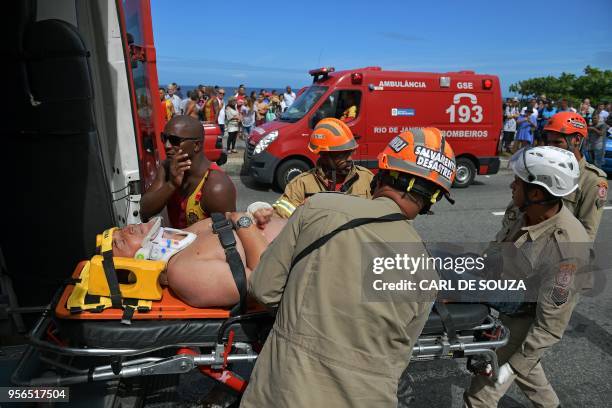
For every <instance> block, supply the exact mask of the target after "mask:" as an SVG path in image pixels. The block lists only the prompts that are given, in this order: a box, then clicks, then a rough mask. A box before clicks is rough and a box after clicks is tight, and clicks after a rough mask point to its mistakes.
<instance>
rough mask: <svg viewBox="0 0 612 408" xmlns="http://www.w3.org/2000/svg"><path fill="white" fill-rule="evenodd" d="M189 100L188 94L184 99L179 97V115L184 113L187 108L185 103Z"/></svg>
mask: <svg viewBox="0 0 612 408" xmlns="http://www.w3.org/2000/svg"><path fill="white" fill-rule="evenodd" d="M190 100H191V98H189V95H188V96H187V97H186V98H185V99H181V103H180V104H179V106H180V108H181V111H180V114H181V115H184V114H185V111H186V110H187V104H188V103H189V101H190Z"/></svg>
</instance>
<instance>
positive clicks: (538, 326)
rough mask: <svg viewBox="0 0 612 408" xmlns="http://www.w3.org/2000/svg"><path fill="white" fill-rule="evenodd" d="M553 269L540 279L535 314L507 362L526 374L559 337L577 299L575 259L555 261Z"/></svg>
mask: <svg viewBox="0 0 612 408" xmlns="http://www.w3.org/2000/svg"><path fill="white" fill-rule="evenodd" d="M555 269H556V271H555V272H554V273H550V274H548V276H546V277H545V278H544V279H543V282H542V284H541V286H540V289H539V293H538V304H537V307H536V316H535V319H534V321H533V323H532V325H531V328H530V329H529V331H528V332H527V336H526V337H525V340H523V343H522V345H521V346H520V347H519V348H518V349H517V350H516V352H515V353H514V354H513V355H512V356H511V357H510V359H509V360H508V362H509V363H510V365H511V366H512V369H513V370H514V371H516V372H519V373H521V374H523V375H524V376H527V375H528V374H529V372H530V371H531V369H532V368H533V367H534V366H535V365H536V364H537V363H538V361H540V359H541V358H542V356H543V355H544V352H545V351H546V350H548V349H549V348H550V347H552V346H553V345H554V344H555V343H557V342H558V341H559V340H561V337H562V336H563V332H565V329H566V328H567V325H568V323H569V320H570V318H571V316H572V311H573V310H574V307H575V306H576V303H577V302H578V292H579V290H580V288H579V283H578V282H577V281H580V280H581V279H577V278H579V277H577V276H576V274H577V271H578V263H577V261H576V260H565V261H562V262H560V263H559V264H557V265H555Z"/></svg>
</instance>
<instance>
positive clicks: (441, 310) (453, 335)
mask: <svg viewBox="0 0 612 408" xmlns="http://www.w3.org/2000/svg"><path fill="white" fill-rule="evenodd" d="M434 309H436V312H438V315H439V316H440V320H442V326H444V330H445V331H446V335H447V336H448V338H449V339H450V340H456V339H457V330H456V329H455V323H453V319H452V318H451V315H450V312H449V311H448V308H447V307H446V305H445V304H444V303H442V302H440V301H436V302H435V303H434Z"/></svg>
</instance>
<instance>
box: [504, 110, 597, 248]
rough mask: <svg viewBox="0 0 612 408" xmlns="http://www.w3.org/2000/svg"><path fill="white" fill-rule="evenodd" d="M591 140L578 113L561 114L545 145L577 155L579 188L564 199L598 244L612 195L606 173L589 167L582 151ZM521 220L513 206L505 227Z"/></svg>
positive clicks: (555, 118) (546, 130)
mask: <svg viewBox="0 0 612 408" xmlns="http://www.w3.org/2000/svg"><path fill="white" fill-rule="evenodd" d="M586 137H587V123H586V122H585V120H584V118H583V117H582V116H580V115H579V114H578V113H573V112H559V113H557V114H556V115H554V116H553V117H551V118H550V120H549V121H548V123H547V124H546V126H545V127H544V142H545V143H546V145H547V146H556V147H560V148H562V149H566V150H569V151H570V152H572V153H574V155H575V156H576V160H578V165H579V166H580V181H579V182H578V188H577V189H576V191H575V192H574V193H572V194H569V195H567V196H565V197H563V203H564V204H565V206H566V207H567V208H568V209H569V210H570V212H571V213H572V214H574V215H575V216H576V218H578V220H579V221H580V222H581V223H582V225H584V228H585V229H586V230H587V233H588V234H589V238H590V240H591V241H595V238H596V236H597V229H598V228H599V223H600V222H601V216H602V214H603V210H604V205H605V203H606V200H607V195H608V181H607V176H606V173H605V172H604V171H603V170H601V169H600V168H598V167H596V166H594V165H592V164H590V163H588V162H587V161H586V159H585V158H584V156H583V155H582V153H581V152H580V149H581V147H582V145H583V143H584V140H585V139H586ZM520 217H521V212H520V210H519V209H518V208H517V207H516V206H515V205H513V204H512V203H510V204H509V205H508V208H507V209H506V213H505V214H504V220H503V221H502V224H503V225H504V226H505V227H508V226H509V225H510V224H511V223H513V222H514V221H516V220H517V219H519V218H520Z"/></svg>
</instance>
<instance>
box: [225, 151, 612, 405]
mask: <svg viewBox="0 0 612 408" xmlns="http://www.w3.org/2000/svg"><path fill="white" fill-rule="evenodd" d="M240 157H241V155H240V154H237V155H234V156H232V158H231V159H230V161H229V163H228V165H227V170H228V172H229V173H230V175H231V177H232V179H233V180H234V182H235V184H236V186H237V188H238V208H239V209H244V208H245V207H246V206H247V205H248V204H249V203H251V202H253V201H256V200H262V201H268V202H272V201H274V200H275V199H276V198H277V197H278V195H279V193H278V192H275V191H273V190H271V189H270V188H268V187H265V186H258V185H256V184H254V183H253V181H252V180H251V179H250V177H240V176H238V171H237V170H238V168H239V166H240ZM511 181H512V175H511V173H510V172H509V171H508V170H507V169H505V168H504V165H502V169H501V171H500V173H499V174H497V175H493V176H479V177H477V178H476V183H475V184H474V185H473V186H471V187H469V188H467V189H461V190H457V189H455V190H453V196H454V198H455V199H456V204H455V205H454V206H451V205H450V204H449V203H448V202H446V201H443V202H441V203H440V204H438V205H436V207H435V214H434V215H429V216H420V217H419V218H418V219H417V220H416V221H415V227H416V229H417V230H418V232H419V233H420V234H421V236H422V237H423V239H424V240H425V241H429V242H459V243H461V242H487V241H489V240H491V239H492V238H493V237H494V235H495V233H496V232H497V231H498V229H499V226H500V222H501V219H502V216H501V213H502V212H503V210H504V209H505V207H506V205H507V204H508V202H509V200H510V189H509V185H510V182H511ZM607 206H608V207H610V209H608V210H606V211H605V215H604V219H603V221H602V225H601V227H600V230H599V233H598V240H597V241H598V243H600V244H602V243H607V242H609V241H610V240H611V239H612V217H611V215H612V205H610V203H608V204H607ZM607 252H610V251H609V250H608V251H607ZM609 259H610V258H608V260H606V261H602V262H603V263H604V264H606V265H608V268H609V267H610V265H612V262H610V260H609ZM611 274H612V272H608V276H612V275H611ZM611 286H612V285H610V284H607V285H606V286H605V288H604V289H603V293H601V294H600V295H598V296H596V297H594V298H583V299H582V301H581V303H580V304H579V305H578V307H577V308H576V310H575V312H574V315H573V317H572V320H571V323H570V326H569V328H568V330H567V331H566V333H565V336H564V338H563V340H562V341H561V342H560V343H559V344H557V345H556V346H554V347H553V348H552V349H551V350H549V352H548V353H546V355H545V356H544V359H543V365H544V367H545V370H546V372H547V375H548V378H549V380H550V382H551V383H552V385H553V387H554V388H555V390H556V391H557V393H558V395H559V397H560V399H561V402H562V405H563V407H577V406H581V407H608V406H610V405H611V404H612V381H611V380H610V379H612V288H611ZM405 374H407V375H405V376H404V379H403V381H402V382H401V384H400V391H399V394H400V406H402V407H403V406H410V407H460V406H462V399H461V395H462V393H463V390H464V389H465V388H466V387H467V385H468V383H469V378H470V375H469V373H468V372H467V370H466V369H465V361H464V360H456V361H431V362H419V363H413V364H412V365H411V366H410V368H409V370H408V372H407V373H405ZM529 406H530V405H529V403H528V402H527V400H526V399H525V398H524V396H523V395H522V393H521V391H520V390H519V389H518V388H517V387H516V386H513V387H512V388H511V390H510V392H509V393H508V394H507V396H506V397H505V398H504V399H503V400H502V403H501V404H500V407H529Z"/></svg>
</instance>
